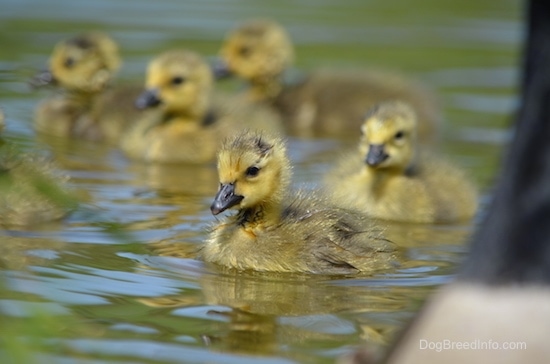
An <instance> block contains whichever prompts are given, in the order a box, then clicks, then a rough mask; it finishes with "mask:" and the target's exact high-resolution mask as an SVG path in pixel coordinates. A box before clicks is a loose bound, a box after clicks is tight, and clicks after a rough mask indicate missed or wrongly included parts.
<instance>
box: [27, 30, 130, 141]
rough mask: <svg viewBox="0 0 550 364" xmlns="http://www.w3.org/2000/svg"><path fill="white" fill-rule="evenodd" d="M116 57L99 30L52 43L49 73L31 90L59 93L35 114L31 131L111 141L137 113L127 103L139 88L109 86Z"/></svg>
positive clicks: (113, 45)
mask: <svg viewBox="0 0 550 364" xmlns="http://www.w3.org/2000/svg"><path fill="white" fill-rule="evenodd" d="M120 64H121V59H120V56H119V50H118V46H117V44H116V43H115V41H114V40H113V39H111V38H110V37H109V36H108V35H107V34H104V33H102V32H89V33H83V34H80V35H77V36H75V37H73V38H70V39H67V40H64V41H61V42H59V43H58V44H56V46H55V47H54V50H53V52H52V55H51V57H50V61H49V69H48V70H47V71H43V72H41V73H39V74H38V75H36V76H35V78H34V79H33V80H32V81H31V83H32V85H33V86H36V87H42V86H47V85H52V86H57V88H59V91H60V92H59V93H58V94H56V95H54V96H53V97H50V98H48V99H46V100H45V101H43V102H42V103H40V104H39V105H38V107H37V109H36V111H35V124H34V126H35V129H36V131H37V132H39V133H42V134H47V135H54V136H58V137H77V138H80V139H85V140H91V141H107V142H111V143H112V142H114V141H116V140H118V138H119V136H120V134H121V133H122V132H123V131H124V130H125V128H126V126H127V124H128V122H129V121H130V120H132V119H134V118H136V117H137V115H139V112H138V110H137V109H136V108H135V107H134V103H133V100H134V99H135V98H136V97H137V96H138V95H139V92H140V88H138V87H132V86H119V87H111V85H110V84H111V81H112V79H113V77H114V75H115V73H116V71H117V70H118V69H119V67H120Z"/></svg>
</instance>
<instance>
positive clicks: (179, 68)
mask: <svg viewBox="0 0 550 364" xmlns="http://www.w3.org/2000/svg"><path fill="white" fill-rule="evenodd" d="M212 87H213V75H212V71H211V70H210V67H209V65H208V64H207V63H206V62H205V61H204V60H203V59H202V57H200V56H199V55H198V54H196V53H195V52H192V51H188V50H174V51H169V52H166V53H163V54H161V55H160V56H158V57H157V58H155V59H154V60H152V61H151V63H150V64H149V66H148V68H147V75H146V82H145V91H143V93H142V94H141V95H140V97H139V98H138V99H137V101H136V105H137V106H138V107H139V108H141V109H148V108H150V109H154V110H155V113H152V114H149V115H147V116H146V117H144V118H141V119H139V120H137V121H136V122H135V123H134V125H133V126H132V127H131V128H130V130H129V131H128V132H127V133H125V135H124V136H123V137H122V138H121V147H122V149H123V151H124V152H125V153H126V155H127V156H129V157H130V158H133V159H136V160H141V161H145V162H154V163H205V162H213V161H215V158H216V151H217V149H218V147H219V145H220V141H221V140H223V138H224V137H225V136H226V135H228V134H230V133H234V132H235V131H237V130H239V129H241V128H243V127H247V126H248V127H255V128H259V129H265V130H278V129H280V120H279V119H278V117H277V116H276V114H274V113H273V112H271V111H269V110H266V109H265V108H262V107H260V106H256V105H247V104H246V103H245V102H244V100H239V99H235V98H231V97H229V96H224V95H214V94H213V93H212Z"/></svg>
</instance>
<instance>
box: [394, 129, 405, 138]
mask: <svg viewBox="0 0 550 364" xmlns="http://www.w3.org/2000/svg"><path fill="white" fill-rule="evenodd" d="M404 137H405V132H403V131H401V130H400V131H398V132H397V133H395V135H394V137H393V138H394V139H395V140H401V139H403V138H404Z"/></svg>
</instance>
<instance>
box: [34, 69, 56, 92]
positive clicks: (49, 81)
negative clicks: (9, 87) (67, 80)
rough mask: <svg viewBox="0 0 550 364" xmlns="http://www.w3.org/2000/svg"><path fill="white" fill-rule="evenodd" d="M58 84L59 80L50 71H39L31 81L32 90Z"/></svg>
mask: <svg viewBox="0 0 550 364" xmlns="http://www.w3.org/2000/svg"><path fill="white" fill-rule="evenodd" d="M56 83H57V80H56V79H55V77H54V76H53V74H52V72H51V71H50V70H42V71H39V72H37V73H36V74H35V75H34V76H32V77H31V79H30V80H29V85H31V87H32V88H40V87H44V86H50V85H55V84H56Z"/></svg>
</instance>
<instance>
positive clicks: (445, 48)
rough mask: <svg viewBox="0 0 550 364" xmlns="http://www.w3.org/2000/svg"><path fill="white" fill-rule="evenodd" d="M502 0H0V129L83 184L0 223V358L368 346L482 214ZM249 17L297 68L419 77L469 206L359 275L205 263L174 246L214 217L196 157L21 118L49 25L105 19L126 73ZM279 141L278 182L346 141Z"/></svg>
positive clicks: (506, 65) (504, 47)
mask: <svg viewBox="0 0 550 364" xmlns="http://www.w3.org/2000/svg"><path fill="white" fill-rule="evenodd" d="M520 5H521V4H520V3H519V2H518V1H509V0H499V1H474V0H466V1H464V0H449V1H434V0H414V1H405V0H399V1H381V0H368V1H367V0H362V1H360V0H339V1H336V0H334V1H329V0H324V1H312V0H303V1H284V0H283V1H252V0H249V1H239V0H235V1H221V0H216V1H176V0H160V1H159V0H157V1H142V0H134V1H130V0H100V1H94V2H92V1H67V0H53V1H41V0H3V1H2V2H1V3H0V106H1V107H2V108H3V109H4V110H5V113H6V115H7V123H8V125H7V130H6V132H5V134H4V136H5V138H6V139H8V140H12V141H14V142H16V143H18V144H19V145H21V146H22V148H24V149H31V150H35V151H37V152H38V153H41V154H49V155H51V157H52V159H53V160H55V161H56V162H57V163H58V165H59V166H60V168H61V169H62V170H63V171H65V172H66V173H68V174H69V175H70V176H71V187H73V188H74V189H76V190H77V191H80V193H81V194H82V195H86V196H85V202H84V203H83V204H82V205H81V207H80V208H79V209H78V210H77V211H75V212H74V213H73V214H71V215H70V216H69V217H68V218H67V219H66V220H64V221H62V222H60V223H52V224H45V225H40V226H34V227H32V228H29V229H27V230H23V231H17V230H4V231H0V240H1V245H0V272H1V277H2V280H1V281H0V286H1V287H2V288H1V289H0V327H1V328H2V330H0V331H1V333H0V338H1V339H2V341H1V342H2V345H1V347H0V362H1V363H33V362H37V363H180V362H186V363H188V362H189V363H205V362H208V363H257V362H265V363H272V362H273V363H289V362H299V363H324V362H327V363H328V362H333V361H334V360H335V359H336V358H337V357H339V356H341V355H342V354H345V353H349V352H350V351H351V350H353V348H355V347H357V346H359V345H362V344H365V343H368V344H372V345H386V344H387V343H388V342H390V341H391V338H392V337H393V335H395V333H396V332H397V331H398V330H399V329H400V328H401V327H402V326H403V325H404V324H405V323H406V322H407V320H408V319H409V318H410V317H412V315H413V314H414V312H416V310H417V309H418V307H419V305H420V303H421V302H422V300H423V299H424V298H425V297H426V295H427V294H428V293H429V292H431V291H432V290H433V289H434V288H436V287H437V286H439V285H441V284H443V283H445V282H447V281H449V279H451V278H452V276H453V274H454V272H455V270H456V267H457V265H458V264H459V263H460V262H461V261H462V260H463V259H464V257H465V256H466V254H467V244H466V241H467V238H468V236H469V234H470V233H471V232H472V230H473V228H474V227H475V223H476V222H477V221H479V218H480V217H481V216H482V215H483V213H484V209H485V206H486V203H487V201H488V198H489V196H490V192H491V186H492V184H493V181H494V177H495V173H496V172H497V170H498V166H499V156H500V153H501V151H502V147H503V146H504V145H505V144H506V140H507V138H508V134H509V133H508V129H507V125H508V123H509V121H510V115H511V114H512V112H513V110H514V107H515V103H516V97H515V91H516V83H517V82H516V81H517V78H518V71H517V70H518V65H519V59H518V54H519V51H520V43H521V41H522V36H523V27H522V24H521V19H522V9H521V6H520ZM257 16H263V17H272V18H274V19H277V20H279V21H280V22H281V23H283V24H284V25H285V26H286V27H288V29H289V31H290V33H291V35H292V37H293V39H294V41H295V42H296V44H297V64H296V66H297V67H299V68H302V69H306V70H307V69H312V68H315V67H320V66H331V67H335V68H342V69H344V68H361V67H374V66H376V67H383V68H389V69H395V70H399V71H401V72H405V73H406V74H409V75H410V76H411V77H415V78H418V79H421V80H423V81H424V82H426V83H428V84H430V85H432V86H433V87H434V88H435V89H436V90H437V92H438V93H439V94H440V95H441V100H442V103H443V105H444V110H445V116H446V123H445V130H444V136H443V140H442V143H441V144H442V145H441V148H442V149H443V150H444V152H446V153H447V154H448V155H450V157H451V158H453V159H454V160H456V161H457V162H458V163H461V164H462V165H463V166H465V168H467V169H468V170H469V171H470V173H471V174H472V176H473V177H474V179H475V180H476V182H477V183H478V184H479V186H480V187H481V189H482V192H483V193H482V199H481V203H482V208H481V211H480V214H479V216H478V218H477V219H476V222H474V223H473V224H472V225H459V226H456V225H455V226H446V225H438V226H424V227H419V226H395V227H392V231H394V232H395V233H397V234H400V236H401V237H404V238H405V239H403V240H404V241H406V242H407V243H406V244H405V246H404V247H403V249H404V253H405V256H406V257H407V262H406V263H405V264H404V265H403V266H402V267H400V268H398V269H394V270H391V271H387V272H381V273H380V274H377V275H375V276H372V277H362V278H348V279H336V280H334V279H332V280H331V279H326V278H320V277H285V276H278V275H266V274H257V275H245V274H228V273H220V272H217V271H215V270H213V269H212V268H208V267H205V266H203V265H202V264H201V263H200V262H197V261H194V260H190V259H185V258H181V256H182V255H184V253H185V252H184V250H185V248H186V247H189V246H194V245H195V244H200V243H201V242H202V241H203V240H204V237H205V230H206V228H207V226H208V225H209V224H211V223H212V222H214V221H215V219H214V218H213V217H212V216H211V214H210V212H209V209H208V206H209V205H210V202H211V199H212V198H213V196H214V193H215V191H216V187H217V181H216V178H217V176H216V171H215V169H214V168H213V167H212V166H205V167H192V168H191V167H184V166H179V167H174V166H172V167H160V166H146V165H141V164H139V163H131V162H129V161H128V160H126V159H125V158H124V156H123V155H122V154H120V152H119V151H117V150H116V149H113V148H110V147H106V146H101V145H96V144H90V143H83V142H78V143H75V142H70V141H60V140H49V139H44V138H40V137H37V136H36V135H35V134H34V132H33V130H32V126H31V124H32V117H33V116H32V115H33V110H34V107H35V106H36V104H37V102H39V100H41V99H43V98H44V97H46V96H47V95H48V92H46V91H41V92H34V91H32V90H30V88H29V87H28V86H27V84H26V80H27V78H28V77H29V76H30V75H32V74H33V72H34V71H35V70H37V69H40V68H43V67H44V66H45V64H46V61H47V57H48V54H49V52H50V51H51V49H52V46H53V44H54V43H55V42H57V41H58V40H60V39H62V38H66V37H68V36H70V35H72V34H74V33H77V32H80V31H83V30H89V29H101V30H105V31H107V32H109V33H110V34H112V35H113V37H114V38H116V40H117V41H119V43H120V45H121V48H122V51H123V56H124V60H125V64H124V67H123V70H122V72H121V74H120V78H121V79H122V80H126V81H136V82H140V81H141V80H142V77H143V71H144V69H145V66H146V64H147V61H148V60H149V59H151V58H152V57H153V56H154V55H155V54H157V53H159V52H161V51H163V50H166V49H169V48H174V47H187V48H192V49H194V50H197V51H199V52H201V53H203V54H204V55H207V56H212V55H215V53H216V52H217V49H218V47H219V46H220V42H221V40H222V37H223V35H224V33H225V32H226V31H227V30H228V29H230V28H231V27H233V26H234V25H235V24H236V23H237V22H238V21H241V20H244V19H248V18H250V17H257ZM225 86H226V87H228V88H229V87H231V86H233V85H225ZM289 142H290V145H289V150H290V156H291V158H292V161H293V164H294V166H295V168H294V171H295V183H296V184H297V185H300V184H306V186H307V187H314V186H315V185H316V183H317V181H319V179H320V177H321V176H322V175H323V173H324V172H325V171H326V170H327V168H328V167H329V165H330V161H331V160H332V158H334V156H335V155H336V153H337V151H338V150H339V149H341V148H342V147H344V146H345V144H346V143H344V142H341V141H336V140H330V139H309V140H304V139H297V138H290V141H289ZM119 228H122V233H121V230H120V229H119ZM178 256H180V257H178Z"/></svg>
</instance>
